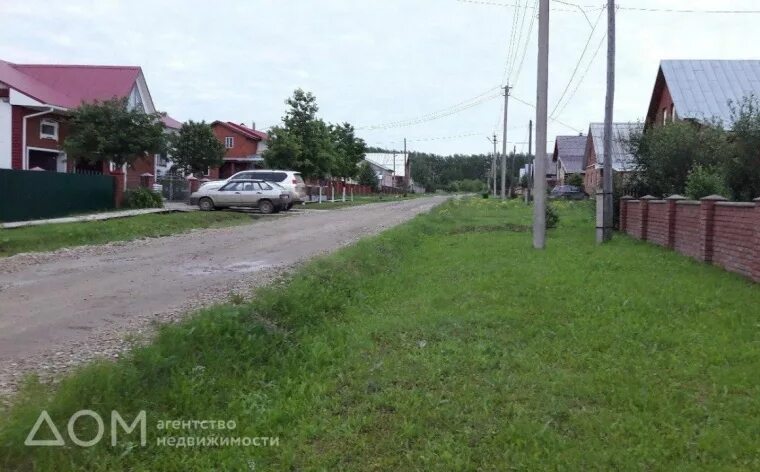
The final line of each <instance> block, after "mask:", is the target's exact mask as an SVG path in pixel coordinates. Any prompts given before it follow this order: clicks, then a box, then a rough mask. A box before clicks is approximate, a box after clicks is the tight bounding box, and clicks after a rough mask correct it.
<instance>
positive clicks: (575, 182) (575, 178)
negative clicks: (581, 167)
mask: <svg viewBox="0 0 760 472" xmlns="http://www.w3.org/2000/svg"><path fill="white" fill-rule="evenodd" d="M566 183H567V185H572V186H573V187H578V188H583V177H581V174H571V175H570V176H568V178H567V181H566Z"/></svg>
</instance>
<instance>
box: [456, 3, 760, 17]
mask: <svg viewBox="0 0 760 472" xmlns="http://www.w3.org/2000/svg"><path fill="white" fill-rule="evenodd" d="M457 1H458V2H461V3H473V4H479V5H490V6H496V7H505V8H521V6H520V5H515V4H513V3H502V2H494V1H488V0H457ZM552 1H553V2H555V3H559V4H562V5H567V6H573V7H576V8H580V9H586V10H592V11H593V10H602V9H604V8H605V7H603V6H599V5H588V4H587V5H579V4H577V3H572V2H567V1H563V0H552ZM616 8H617V9H618V10H626V11H639V12H647V13H696V14H699V13H704V14H725V15H741V14H749V15H756V14H760V10H736V9H735V10H700V9H696V8H656V7H628V6H624V5H616ZM551 10H552V11H564V12H569V13H579V11H578V10H571V9H567V8H552V9H551Z"/></svg>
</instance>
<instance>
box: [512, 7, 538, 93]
mask: <svg viewBox="0 0 760 472" xmlns="http://www.w3.org/2000/svg"><path fill="white" fill-rule="evenodd" d="M537 6H538V0H535V1H534V2H533V13H531V15H530V25H529V26H528V35H527V36H526V38H525V44H524V45H523V53H522V57H521V58H520V64H519V65H518V66H517V73H516V74H515V80H514V84H515V85H517V82H518V81H519V80H520V72H521V71H522V67H523V63H524V62H525V54H526V53H527V52H528V43H530V38H531V36H530V35H531V33H532V32H533V25H534V24H535V22H536V8H537Z"/></svg>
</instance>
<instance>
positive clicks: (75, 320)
mask: <svg viewBox="0 0 760 472" xmlns="http://www.w3.org/2000/svg"><path fill="white" fill-rule="evenodd" d="M444 200H445V197H425V198H419V199H413V200H405V201H397V202H388V203H377V204H369V205H360V206H355V207H349V208H344V209H339V210H303V211H301V212H298V213H296V214H293V215H290V216H272V217H267V218H268V219H267V220H265V221H261V220H259V221H257V222H256V223H253V224H250V225H245V226H237V227H231V228H222V229H213V230H201V231H193V232H190V233H185V234H181V235H176V236H169V237H164V238H156V239H144V240H139V241H132V242H127V243H118V244H107V245H102V246H84V247H79V248H73V249H65V250H59V251H55V252H50V253H36V254H18V255H16V256H12V257H8V258H5V259H0V394H2V393H9V392H12V391H14V390H15V389H16V387H17V384H18V382H19V380H20V379H21V378H22V377H23V376H24V375H25V374H26V373H27V372H36V373H38V374H39V375H40V377H41V378H42V379H44V380H47V379H53V380H54V379H55V378H56V377H57V374H59V373H61V372H63V371H65V370H67V369H70V368H71V367H73V366H76V365H78V364H81V363H82V362H85V361H88V360H90V359H92V358H95V357H102V356H106V357H118V356H119V355H120V353H121V352H123V351H124V350H126V349H129V346H130V343H129V342H128V341H127V340H125V336H126V335H127V334H129V335H130V337H132V338H135V339H138V340H139V339H140V338H141V337H142V338H143V339H145V338H146V337H148V336H149V335H150V333H152V332H153V327H154V326H155V323H156V322H168V321H173V320H176V319H178V318H179V317H181V316H182V314H183V313H185V312H186V311H187V310H190V309H194V308H198V307H201V306H204V305H208V304H211V303H214V302H218V301H222V300H225V299H228V298H229V296H230V294H231V293H244V294H249V293H251V290H252V289H255V288H256V287H260V286H262V285H265V284H267V283H269V282H271V281H272V280H274V279H276V278H277V277H278V276H280V275H282V274H283V273H284V272H287V271H288V270H289V269H290V268H293V267H296V266H297V265H299V264H300V263H302V262H304V261H305V260H307V259H309V258H311V257H313V256H315V255H318V254H321V253H326V252H330V251H333V250H335V249H338V248H340V247H342V246H345V245H347V244H350V243H352V242H353V241H355V240H357V239H358V238H361V237H363V236H366V235H371V234H376V233H379V232H381V231H382V230H384V229H386V228H389V227H391V226H394V225H397V224H399V223H402V222H404V221H406V220H408V219H410V218H412V217H414V216H415V215H417V214H419V213H423V212H426V211H429V210H430V209H431V208H432V207H433V206H435V205H437V204H439V203H441V202H442V201H444Z"/></svg>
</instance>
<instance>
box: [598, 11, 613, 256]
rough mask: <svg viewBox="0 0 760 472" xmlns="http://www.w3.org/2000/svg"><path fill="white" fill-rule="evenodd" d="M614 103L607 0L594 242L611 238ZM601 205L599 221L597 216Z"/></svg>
mask: <svg viewBox="0 0 760 472" xmlns="http://www.w3.org/2000/svg"><path fill="white" fill-rule="evenodd" d="M614 104H615V0H607V98H606V100H605V102H604V169H603V170H602V195H601V198H599V194H598V193H597V197H596V205H597V211H596V214H597V222H596V242H597V243H599V244H601V243H603V242H606V241H610V240H611V239H612V223H613V212H614V211H615V209H614V208H613V203H612V172H613V170H612V112H613V106H614ZM600 206H601V221H599V220H600V218H599V214H600V211H599V210H600V208H599V207H600Z"/></svg>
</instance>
